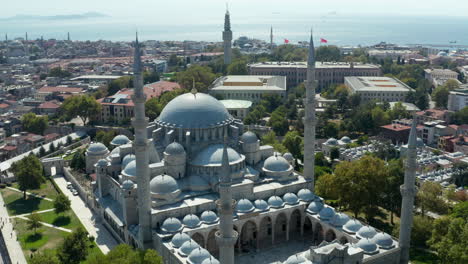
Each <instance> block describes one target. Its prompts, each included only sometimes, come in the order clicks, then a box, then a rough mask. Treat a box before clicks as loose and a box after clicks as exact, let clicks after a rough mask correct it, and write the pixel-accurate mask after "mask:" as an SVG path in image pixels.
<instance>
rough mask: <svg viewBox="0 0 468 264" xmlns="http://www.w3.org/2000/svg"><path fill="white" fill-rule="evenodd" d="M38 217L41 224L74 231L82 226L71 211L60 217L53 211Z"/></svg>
mask: <svg viewBox="0 0 468 264" xmlns="http://www.w3.org/2000/svg"><path fill="white" fill-rule="evenodd" d="M39 215H40V216H41V219H42V220H41V221H42V222H45V223H48V224H52V225H55V226H59V227H63V228H67V229H76V228H77V227H79V226H82V225H81V222H80V220H78V218H77V217H76V215H75V213H73V211H68V212H66V213H62V214H60V215H57V214H56V213H55V212H54V211H51V212H46V213H41V214H39Z"/></svg>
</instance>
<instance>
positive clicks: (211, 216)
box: [200, 211, 219, 224]
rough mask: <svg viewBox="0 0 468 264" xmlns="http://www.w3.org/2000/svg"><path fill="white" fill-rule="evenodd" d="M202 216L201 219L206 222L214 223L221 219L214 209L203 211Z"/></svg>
mask: <svg viewBox="0 0 468 264" xmlns="http://www.w3.org/2000/svg"><path fill="white" fill-rule="evenodd" d="M200 218H201V221H202V222H203V223H205V224H214V223H217V222H218V220H219V217H218V216H217V215H216V213H215V212H213V211H205V212H203V213H202V214H201V216H200Z"/></svg>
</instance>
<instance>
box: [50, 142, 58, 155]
mask: <svg viewBox="0 0 468 264" xmlns="http://www.w3.org/2000/svg"><path fill="white" fill-rule="evenodd" d="M55 150H56V147H55V144H54V142H51V143H50V145H49V152H50V153H54V152H55Z"/></svg>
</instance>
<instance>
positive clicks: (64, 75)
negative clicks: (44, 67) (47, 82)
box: [49, 67, 71, 78]
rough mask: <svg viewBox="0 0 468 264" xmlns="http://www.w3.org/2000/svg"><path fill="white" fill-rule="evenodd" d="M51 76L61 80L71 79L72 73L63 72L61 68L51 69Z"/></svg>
mask: <svg viewBox="0 0 468 264" xmlns="http://www.w3.org/2000/svg"><path fill="white" fill-rule="evenodd" d="M49 76H50V77H59V78H69V77H71V73H70V72H69V71H64V70H62V68H61V67H55V68H52V69H50V71H49Z"/></svg>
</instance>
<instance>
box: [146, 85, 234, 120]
mask: <svg viewBox="0 0 468 264" xmlns="http://www.w3.org/2000/svg"><path fill="white" fill-rule="evenodd" d="M233 120H234V118H233V117H232V116H231V115H230V114H229V112H228V111H227V110H226V108H225V107H224V105H223V104H222V103H221V102H219V101H218V100H216V99H215V98H214V97H212V96H211V95H207V94H204V93H195V94H193V93H186V94H182V95H179V96H177V97H176V98H174V99H173V100H171V101H170V102H169V103H168V104H167V105H166V107H164V109H163V110H162V112H161V114H160V115H159V117H158V118H157V119H156V121H155V122H156V123H157V124H159V125H161V126H169V127H176V128H186V129H193V128H208V127H216V126H222V125H226V124H229V123H231V122H232V121H233Z"/></svg>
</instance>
